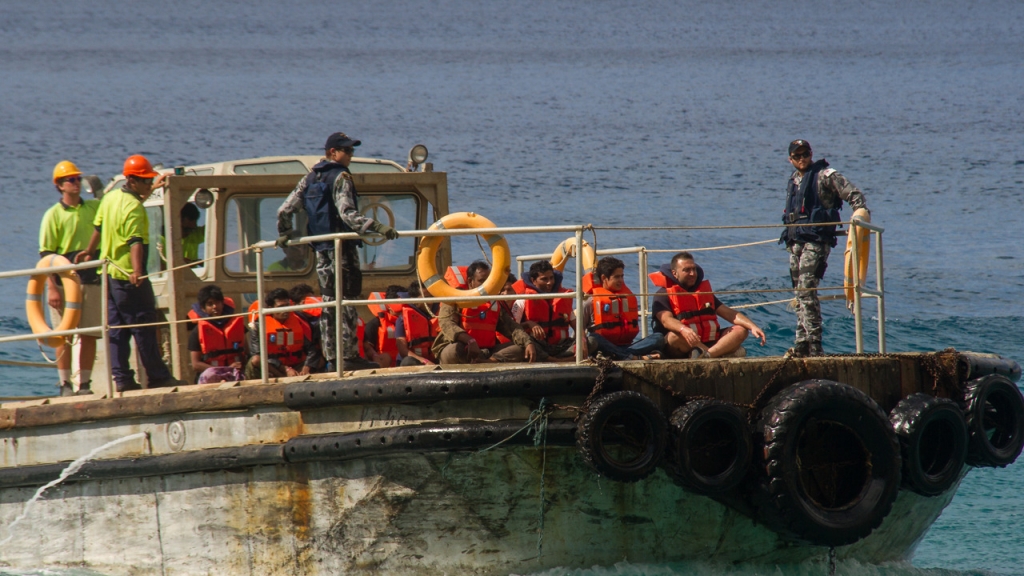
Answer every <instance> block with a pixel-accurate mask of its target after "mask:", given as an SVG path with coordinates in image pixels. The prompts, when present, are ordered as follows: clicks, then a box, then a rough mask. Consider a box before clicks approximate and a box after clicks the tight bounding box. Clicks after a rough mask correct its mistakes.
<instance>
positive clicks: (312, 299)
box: [298, 296, 324, 318]
mask: <svg viewBox="0 0 1024 576" xmlns="http://www.w3.org/2000/svg"><path fill="white" fill-rule="evenodd" d="M323 301H324V299H323V298H321V297H319V296H306V297H305V298H303V299H302V302H298V304H323ZM303 312H305V313H306V314H308V315H310V316H312V317H313V318H319V317H320V315H321V314H323V313H324V309H323V308H308V309H306V310H303Z"/></svg>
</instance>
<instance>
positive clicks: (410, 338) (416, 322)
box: [402, 306, 438, 362]
mask: <svg viewBox="0 0 1024 576" xmlns="http://www.w3.org/2000/svg"><path fill="white" fill-rule="evenodd" d="M402 322H403V323H404V324H405V341H406V342H407V343H408V345H409V350H411V351H413V352H415V353H416V354H417V355H419V356H420V357H421V358H426V359H427V360H430V361H431V362H434V361H436V359H435V358H434V354H433V353H432V352H431V351H430V347H431V346H432V345H433V344H434V339H436V338H437V333H438V326H437V318H428V317H426V316H424V315H423V313H422V312H420V311H419V310H418V309H417V308H414V307H412V306H406V307H405V309H404V310H402Z"/></svg>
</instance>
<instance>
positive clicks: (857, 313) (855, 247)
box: [848, 219, 864, 354]
mask: <svg viewBox="0 0 1024 576" xmlns="http://www.w3.org/2000/svg"><path fill="white" fill-rule="evenodd" d="M848 238H850V239H852V240H853V242H851V243H850V246H851V250H850V258H851V260H852V261H853V326H854V334H855V335H856V340H857V354H863V353H864V324H863V321H862V319H861V301H860V265H859V264H858V262H859V260H858V258H859V255H858V253H859V248H860V246H859V245H860V242H858V238H857V220H856V219H851V220H850V236H848Z"/></svg>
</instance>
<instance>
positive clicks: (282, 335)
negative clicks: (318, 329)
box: [264, 314, 312, 368]
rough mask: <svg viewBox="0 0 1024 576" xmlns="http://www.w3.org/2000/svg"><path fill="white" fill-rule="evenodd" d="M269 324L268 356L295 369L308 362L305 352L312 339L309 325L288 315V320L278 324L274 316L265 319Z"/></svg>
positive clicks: (294, 316) (296, 317) (292, 315)
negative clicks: (308, 342) (307, 343)
mask: <svg viewBox="0 0 1024 576" xmlns="http://www.w3.org/2000/svg"><path fill="white" fill-rule="evenodd" d="M264 318H265V319H266V322H267V355H268V357H270V358H276V359H278V360H279V361H280V362H281V364H284V365H285V366H291V367H292V368H295V367H296V366H300V365H301V364H302V363H303V362H305V361H306V352H305V351H304V350H303V348H304V346H305V344H306V342H307V341H308V340H309V339H310V338H312V334H311V333H310V331H309V324H306V322H305V321H303V320H302V318H299V317H298V316H296V315H295V314H288V320H286V321H285V322H284V323H281V322H278V321H277V319H276V318H274V317H273V316H265V317H264Z"/></svg>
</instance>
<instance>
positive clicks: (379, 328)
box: [363, 284, 405, 368]
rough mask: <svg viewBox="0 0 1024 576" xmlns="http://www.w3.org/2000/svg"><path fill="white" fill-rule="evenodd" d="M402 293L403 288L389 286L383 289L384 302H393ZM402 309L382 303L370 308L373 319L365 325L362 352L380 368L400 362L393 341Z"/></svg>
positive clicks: (399, 306) (396, 345)
mask: <svg viewBox="0 0 1024 576" xmlns="http://www.w3.org/2000/svg"><path fill="white" fill-rule="evenodd" d="M404 291H405V287H404V286H399V285H397V284H391V285H390V286H388V287H387V288H385V289H384V300H394V299H395V298H398V297H400V296H401V293H402V292H404ZM372 297H373V295H372V294H371V298H372ZM402 308H404V306H403V305H402V304H392V305H387V304H385V303H383V302H381V303H380V304H377V305H373V306H370V312H372V313H373V318H370V321H369V322H367V323H366V332H365V337H364V341H363V350H364V351H365V352H366V357H367V358H369V359H370V360H371V361H372V362H376V363H377V364H380V367H381V368H391V367H393V366H397V365H398V362H400V361H401V358H399V355H400V354H399V352H398V342H397V341H396V339H395V326H396V324H397V323H398V319H399V318H400V317H401V316H402V314H401V309H402Z"/></svg>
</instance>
